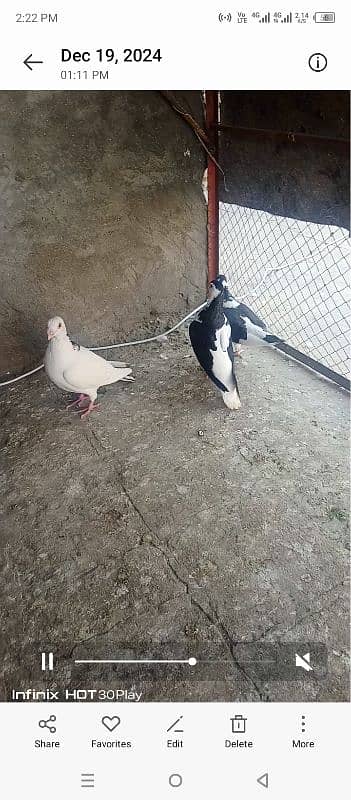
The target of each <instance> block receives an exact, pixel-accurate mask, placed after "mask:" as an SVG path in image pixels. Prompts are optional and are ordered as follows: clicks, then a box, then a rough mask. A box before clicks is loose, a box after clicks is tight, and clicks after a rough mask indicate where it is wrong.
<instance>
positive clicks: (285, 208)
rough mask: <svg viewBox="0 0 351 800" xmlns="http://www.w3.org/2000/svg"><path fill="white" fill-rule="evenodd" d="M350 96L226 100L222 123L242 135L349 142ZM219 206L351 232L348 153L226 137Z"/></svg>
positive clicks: (324, 146)
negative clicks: (290, 135) (284, 133)
mask: <svg viewBox="0 0 351 800" xmlns="http://www.w3.org/2000/svg"><path fill="white" fill-rule="evenodd" d="M349 105H350V102H349V94H348V92H341V91H340V92H311V91H306V92H301V91H300V92H223V93H222V107H221V112H222V113H221V121H222V122H223V123H225V124H228V125H230V126H234V127H236V128H240V127H241V128H251V129H252V128H259V129H266V130H267V129H268V130H272V129H274V130H276V131H295V132H300V133H306V134H311V135H315V136H321V137H322V136H323V137H328V138H329V139H336V138H337V139H347V138H349V135H350V133H349ZM220 157H221V163H222V165H223V168H224V170H225V173H226V179H227V186H228V188H229V192H226V191H225V190H224V187H223V184H222V187H221V200H222V201H223V202H225V203H237V204H238V205H242V206H247V207H249V208H257V209H261V210H263V211H269V212H271V213H272V214H279V215H281V216H286V217H293V218H295V219H303V220H309V221H311V222H320V223H326V224H330V225H340V226H342V227H349V216H350V214H349V147H348V145H347V144H343V143H340V142H339V143H337V142H332V141H322V140H321V141H316V140H313V141H312V140H310V141H309V140H305V141H300V140H298V139H296V140H295V141H293V140H290V141H288V140H287V139H286V137H284V138H283V137H281V136H279V135H274V136H271V135H266V136H261V135H259V134H256V135H254V134H253V133H251V134H249V133H248V132H242V133H240V132H239V131H235V130H230V129H228V130H226V131H224V132H223V133H222V134H221V139H220Z"/></svg>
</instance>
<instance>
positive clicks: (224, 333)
mask: <svg viewBox="0 0 351 800" xmlns="http://www.w3.org/2000/svg"><path fill="white" fill-rule="evenodd" d="M230 334H231V330H230V325H228V324H227V323H225V324H224V325H223V326H222V327H221V328H220V330H219V343H220V346H221V350H223V353H226V352H227V350H228V347H229V342H230Z"/></svg>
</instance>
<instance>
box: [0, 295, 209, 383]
mask: <svg viewBox="0 0 351 800" xmlns="http://www.w3.org/2000/svg"><path fill="white" fill-rule="evenodd" d="M206 305H207V303H201V306H198V307H197V308H194V310H193V311H190V314H187V315H186V317H183V319H181V320H180V322H177V324H176V325H173V328H170V329H169V330H168V331H165V333H158V334H157V336H150V337H149V338H147V339H137V340H135V341H133V342H121V343H120V344H106V345H103V346H100V347H89V348H88V350H116V348H117V347H130V346H131V345H135V344H147V343H148V342H157V341H158V340H162V339H163V338H164V336H169V334H170V333H174V331H176V330H177V329H178V328H180V326H181V325H183V323H184V322H186V321H187V320H188V319H190V317H193V316H194V315H195V314H197V313H198V311H201V309H202V308H205V306H206ZM41 369H44V364H40V365H39V367H35V369H31V370H30V371H29V372H24V373H23V375H18V376H17V378H10V379H9V380H8V381H3V382H2V383H0V386H10V385H11V383H17V381H22V380H23V379H24V378H29V376H30V375H33V374H34V372H39V370H41Z"/></svg>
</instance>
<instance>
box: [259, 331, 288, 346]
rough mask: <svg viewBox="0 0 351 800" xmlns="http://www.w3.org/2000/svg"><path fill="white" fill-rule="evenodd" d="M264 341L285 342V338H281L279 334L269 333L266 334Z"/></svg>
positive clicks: (271, 342) (272, 342)
mask: <svg viewBox="0 0 351 800" xmlns="http://www.w3.org/2000/svg"><path fill="white" fill-rule="evenodd" d="M263 341H264V342H267V343H268V344H277V343H278V342H283V341H284V339H280V338H279V336H274V334H273V333H267V334H266V336H264V337H263Z"/></svg>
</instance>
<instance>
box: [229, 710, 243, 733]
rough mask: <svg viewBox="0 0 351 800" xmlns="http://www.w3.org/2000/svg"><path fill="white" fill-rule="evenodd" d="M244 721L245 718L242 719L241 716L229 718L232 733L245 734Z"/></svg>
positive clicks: (236, 715)
mask: <svg viewBox="0 0 351 800" xmlns="http://www.w3.org/2000/svg"><path fill="white" fill-rule="evenodd" d="M246 721H247V717H243V716H242V714H235V717H231V723H232V733H245V731H246Z"/></svg>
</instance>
